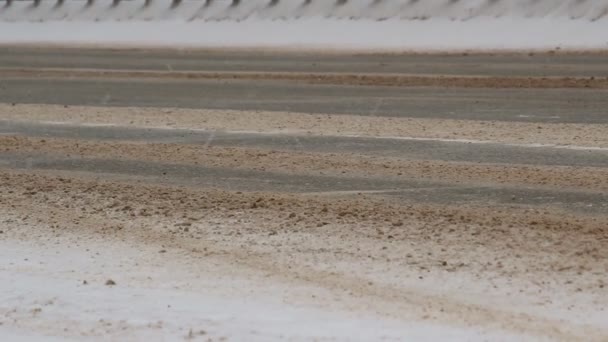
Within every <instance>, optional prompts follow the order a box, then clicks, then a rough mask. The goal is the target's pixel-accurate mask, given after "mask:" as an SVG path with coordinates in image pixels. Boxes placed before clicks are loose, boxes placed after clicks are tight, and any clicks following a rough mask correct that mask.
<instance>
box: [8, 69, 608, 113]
mask: <svg viewBox="0 0 608 342" xmlns="http://www.w3.org/2000/svg"><path fill="white" fill-rule="evenodd" d="M0 102H4V103H42V104H68V105H90V106H116V107H124V106H143V107H180V108H209V109H234V110H268V111H290V112H300V113H333V114H352V115H365V116H387V117H413V118H446V119H470V120H499V121H521V122H567V123H608V111H607V110H606V108H608V90H602V89H479V88H441V87H379V86H342V85H314V84H305V83H297V82H287V81H259V80H256V81H246V80H196V81H194V80H171V81H167V80H162V81H160V80H157V81H155V80H104V79H98V78H96V79H90V80H83V79H72V80H71V79H65V78H62V79H41V78H4V79H0Z"/></svg>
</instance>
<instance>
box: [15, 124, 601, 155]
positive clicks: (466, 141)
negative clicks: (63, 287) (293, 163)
mask: <svg viewBox="0 0 608 342" xmlns="http://www.w3.org/2000/svg"><path fill="white" fill-rule="evenodd" d="M15 122H17V121H15ZM18 122H24V123H31V121H18ZM36 123H43V124H48V125H66V126H67V125H74V126H82V127H122V128H142V129H158V130H183V131H191V132H206V133H210V132H222V133H228V134H259V135H286V134H295V135H300V136H306V137H343V138H366V139H386V140H411V141H429V142H433V141H435V142H447V143H462V144H485V145H490V144H491V145H501V146H512V147H523V148H555V149H565V150H593V151H608V147H599V146H580V145H560V144H542V143H530V144H522V143H509V142H501V141H495V140H475V139H451V138H429V137H424V138H423V137H411V136H394V135H361V134H311V133H310V132H309V131H305V130H275V131H251V130H221V129H206V128H183V127H167V126H134V125H128V126H124V125H116V124H105V123H85V122H67V121H37V122H36ZM296 138H297V137H296Z"/></svg>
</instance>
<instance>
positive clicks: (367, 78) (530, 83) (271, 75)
mask: <svg viewBox="0 0 608 342" xmlns="http://www.w3.org/2000/svg"><path fill="white" fill-rule="evenodd" d="M0 77H37V78H41V77H61V78H72V79H73V78H83V79H91V78H103V79H160V80H180V79H187V80H201V79H214V80H275V81H276V80H279V81H296V82H305V83H312V84H332V85H356V86H392V87H447V88H528V89H555V88H570V89H579V88H582V89H606V88H608V78H605V77H597V78H596V77H521V76H471V75H467V76H447V75H444V76H437V75H403V74H362V73H356V74H349V73H303V72H230V71H224V72H215V71H212V72H205V71H154V70H142V71H133V70H128V71H127V70H107V69H106V70H102V69H60V68H33V69H21V68H0Z"/></svg>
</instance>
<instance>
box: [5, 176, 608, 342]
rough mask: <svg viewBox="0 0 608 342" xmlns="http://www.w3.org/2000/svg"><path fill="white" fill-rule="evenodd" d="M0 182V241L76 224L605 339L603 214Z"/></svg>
mask: <svg viewBox="0 0 608 342" xmlns="http://www.w3.org/2000/svg"><path fill="white" fill-rule="evenodd" d="M0 192H1V196H0V204H1V206H2V208H4V209H3V210H6V209H9V210H10V215H3V217H5V218H4V219H3V227H4V228H3V229H4V231H3V232H2V234H3V238H9V237H10V238H21V239H29V238H31V237H32V236H30V235H33V236H34V237H35V236H43V238H45V239H46V240H47V241H48V242H52V241H53V240H54V239H55V238H59V237H61V236H63V235H64V234H68V233H69V234H72V233H77V234H78V236H81V237H82V238H84V239H87V238H86V237H87V236H90V237H93V236H95V237H96V238H98V239H108V241H111V240H113V239H118V240H121V241H134V242H137V243H141V244H146V245H148V246H155V247H156V248H157V249H158V250H164V251H168V252H170V253H173V252H174V251H180V253H185V254H187V255H188V256H189V257H193V258H195V259H196V260H197V262H200V263H205V262H213V258H219V259H221V260H223V261H222V262H223V263H224V265H230V264H234V265H235V266H236V265H238V268H241V267H244V268H246V269H247V270H249V271H247V272H253V273H255V274H259V275H267V280H266V281H267V282H268V284H272V283H273V282H275V281H279V280H280V281H281V282H288V283H291V284H292V286H291V287H290V288H292V289H297V288H300V287H301V286H303V285H309V286H310V285H314V286H315V287H317V288H321V289H323V290H324V291H326V292H325V295H326V296H327V297H326V298H320V299H315V297H310V298H308V299H306V300H305V299H303V298H299V299H298V300H295V302H296V303H297V302H299V303H309V304H310V303H315V302H316V303H318V302H319V301H321V302H327V300H328V299H330V301H329V302H331V303H333V304H332V305H335V306H336V307H340V308H342V309H345V310H350V311H352V312H358V313H363V312H367V313H374V314H375V315H380V316H383V317H387V318H390V319H397V320H419V321H425V322H431V323H433V324H440V325H446V326H461V327H476V329H479V330H480V331H506V332H510V333H514V334H523V335H524V336H528V337H535V338H539V337H548V338H552V339H557V340H562V339H563V340H571V339H584V340H590V341H592V340H597V341H600V340H603V339H605V338H606V336H608V331H607V330H606V327H605V325H604V324H603V323H604V322H605V321H604V318H605V311H604V310H605V308H606V306H607V305H608V303H606V298H608V296H607V293H606V291H608V289H607V288H606V286H607V285H608V284H606V283H605V279H604V277H603V276H604V274H605V273H606V271H608V264H607V262H606V260H608V255H606V253H607V252H606V249H605V248H603V245H604V244H605V243H606V242H607V241H608V235H607V231H606V229H605V228H606V227H605V222H606V221H605V218H602V217H588V216H573V215H570V214H563V213H560V212H552V211H550V210H531V209H513V208H493V207H487V208H484V207H458V208H452V207H448V206H442V207H437V206H423V205H408V206H402V205H396V204H392V203H390V202H387V201H385V200H382V199H378V198H368V197H366V196H363V195H362V196H357V197H348V198H324V197H314V196H297V195H286V194H277V193H237V192H226V191H222V190H212V189H198V190H197V189H186V188H181V187H174V186H166V185H162V184H158V185H151V184H149V183H148V182H147V181H146V180H145V179H143V178H141V179H137V178H135V179H133V180H131V181H129V182H118V181H112V180H104V181H102V180H99V179H97V177H91V176H87V175H86V174H72V173H67V172H62V173H61V174H60V175H55V174H53V173H51V172H38V173H29V172H9V171H2V172H1V174H0ZM7 217H8V218H7ZM28 224H39V226H38V228H37V229H40V225H42V226H45V227H46V228H44V229H46V230H47V231H46V232H45V234H42V233H41V232H40V231H39V230H37V229H29V230H28V229H25V228H23V227H25V226H27V225H28ZM46 233H48V234H46ZM446 241H449V242H450V243H449V244H446ZM163 254H165V253H163ZM167 255H168V254H167ZM167 257H169V256H167ZM207 257H210V259H208V260H207V259H206V258H207ZM238 268H236V269H238ZM224 272H227V273H228V274H230V273H233V272H236V271H235V269H232V268H230V267H227V269H225V270H224ZM244 274H247V273H246V272H245V273H244ZM119 285H120V284H119ZM286 291H287V292H286V293H285V294H283V296H285V297H286V298H289V294H290V293H289V290H286ZM291 291H295V290H291ZM291 298H292V299H293V297H291ZM27 319H30V318H27ZM32 319H35V318H32ZM24 320H26V319H25V318H24ZM7 324H13V323H10V321H8V322H7Z"/></svg>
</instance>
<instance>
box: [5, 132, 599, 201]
mask: <svg viewBox="0 0 608 342" xmlns="http://www.w3.org/2000/svg"><path fill="white" fill-rule="evenodd" d="M0 151H4V152H11V153H23V154H28V153H34V154H40V153H42V154H47V155H53V156H58V157H66V158H75V157H76V158H80V159H82V158H100V159H109V160H116V159H122V160H132V161H133V160H139V161H153V162H159V163H173V164H186V165H202V166H207V167H209V166H210V167H222V168H237V169H247V170H260V171H271V172H280V173H288V174H293V175H311V174H313V175H314V174H318V175H332V176H346V177H349V176H350V177H374V178H387V177H389V178H394V179H419V180H431V181H441V182H451V183H474V184H475V185H477V186H479V185H480V184H483V183H484V182H485V183H486V184H488V185H495V184H505V185H528V186H530V185H532V186H542V187H549V188H550V187H558V188H561V189H564V188H573V189H580V190H588V191H607V190H608V170H607V169H605V168H594V167H569V166H530V165H514V164H508V165H506V164H479V163H467V162H447V161H440V160H407V159H400V158H389V157H376V156H366V155H360V154H354V153H309V152H301V151H297V152H293V151H276V150H268V149H258V148H237V147H216V146H214V147H209V146H201V145H184V144H164V143H138V142H128V141H119V142H104V141H91V140H80V139H58V138H44V139H42V138H28V137H22V136H0Z"/></svg>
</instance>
